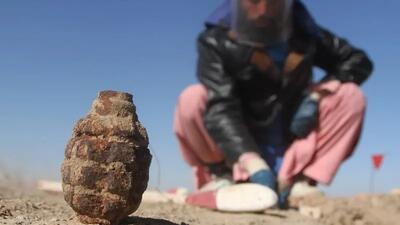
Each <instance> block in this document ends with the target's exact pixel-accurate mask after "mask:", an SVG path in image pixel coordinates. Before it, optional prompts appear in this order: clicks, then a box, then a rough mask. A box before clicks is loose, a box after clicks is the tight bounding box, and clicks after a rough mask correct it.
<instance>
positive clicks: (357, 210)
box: [0, 181, 400, 225]
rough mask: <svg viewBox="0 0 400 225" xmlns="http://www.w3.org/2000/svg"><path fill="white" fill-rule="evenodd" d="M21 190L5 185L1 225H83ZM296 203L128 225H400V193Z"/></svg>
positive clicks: (57, 201) (180, 208) (128, 224)
mask: <svg viewBox="0 0 400 225" xmlns="http://www.w3.org/2000/svg"><path fill="white" fill-rule="evenodd" d="M21 186H23V185H19V184H15V183H14V184H9V183H8V184H7V183H6V182H1V181H0V224H10V225H11V224H12V225H26V224H34V225H42V224H43V225H44V224H46V225H47V224H49V225H57V224H59V225H61V224H67V225H78V224H80V223H79V222H77V220H76V219H75V216H74V213H73V211H72V210H71V209H70V208H69V206H68V205H67V204H66V203H65V202H64V200H63V196H62V195H61V194H50V193H45V192H41V191H38V190H35V189H34V188H30V189H29V188H22V187H21ZM296 202H297V204H300V205H301V207H300V210H289V211H281V210H268V211H266V212H264V213H260V214H228V213H220V212H214V211H209V210H206V209H201V208H196V207H191V206H185V205H178V204H174V203H172V202H167V203H149V202H143V203H142V205H141V206H140V208H139V210H138V211H137V212H135V213H134V214H133V215H132V216H131V217H129V218H127V219H126V220H125V221H124V222H123V225H189V224H199V225H228V224H229V225H236V224H237V225H266V224H268V225H270V224H278V225H294V224H296V225H306V224H307V225H396V224H399V225H400V195H399V194H387V195H359V196H355V197H351V198H334V199H329V198H325V197H321V196H320V197H312V198H307V199H302V200H301V201H296ZM300 211H302V212H301V213H300ZM307 215H308V216H307Z"/></svg>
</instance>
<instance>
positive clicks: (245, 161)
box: [239, 152, 276, 190]
mask: <svg viewBox="0 0 400 225" xmlns="http://www.w3.org/2000/svg"><path fill="white" fill-rule="evenodd" d="M239 165H240V167H242V168H243V169H244V170H246V172H247V173H248V174H249V176H250V177H249V180H250V182H251V183H256V184H261V185H264V186H267V187H269V188H271V189H272V190H275V188H276V177H275V175H274V174H273V172H272V171H271V169H270V168H269V166H268V165H267V163H266V162H265V160H264V159H263V158H261V156H260V155H259V154H258V153H255V152H247V153H244V154H242V155H241V156H240V158H239Z"/></svg>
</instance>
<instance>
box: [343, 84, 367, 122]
mask: <svg viewBox="0 0 400 225" xmlns="http://www.w3.org/2000/svg"><path fill="white" fill-rule="evenodd" d="M341 91H342V93H343V94H342V96H341V97H342V98H343V101H345V102H346V103H347V104H345V105H346V106H349V107H348V108H349V110H350V111H351V112H353V113H355V114H359V113H363V112H364V111H365V108H366V106H367V100H366V98H365V96H364V93H363V92H362V90H361V88H360V87H359V86H358V85H357V84H354V83H350V82H349V83H344V84H342V86H341Z"/></svg>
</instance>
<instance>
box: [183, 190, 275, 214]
mask: <svg viewBox="0 0 400 225" xmlns="http://www.w3.org/2000/svg"><path fill="white" fill-rule="evenodd" d="M277 202H278V196H277V194H276V193H275V191H273V190H272V189H270V188H268V187H266V186H263V185H259V184H252V183H246V184H236V185H231V186H226V187H222V188H220V189H218V190H216V191H208V192H200V193H199V192H198V193H194V194H189V196H188V197H187V199H186V203H188V204H190V205H195V206H199V207H204V208H209V209H214V210H219V211H224V212H262V211H264V210H266V209H268V208H271V207H273V206H275V205H276V204H277Z"/></svg>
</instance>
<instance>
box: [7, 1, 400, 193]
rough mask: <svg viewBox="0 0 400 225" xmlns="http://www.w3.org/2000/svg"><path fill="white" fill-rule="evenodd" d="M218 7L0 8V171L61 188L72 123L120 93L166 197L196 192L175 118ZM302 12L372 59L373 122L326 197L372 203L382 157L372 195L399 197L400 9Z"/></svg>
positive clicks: (45, 4) (96, 4)
mask: <svg viewBox="0 0 400 225" xmlns="http://www.w3.org/2000/svg"><path fill="white" fill-rule="evenodd" d="M219 2H220V1H215V0H202V1H194V0H191V1H188V0H170V1H155V2H154V3H153V2H151V1H134V0H118V1H117V0H116V1H107V0H96V1H78V0H69V1H65V0H60V1H54V0H35V1H28V0H15V1H1V3H0V27H1V29H0V54H1V57H0V96H2V97H1V98H0V170H1V169H2V168H3V170H4V168H7V170H8V171H12V173H15V174H21V175H23V177H25V178H28V179H31V180H32V179H36V178H46V179H59V167H60V164H61V161H62V160H63V153H64V147H65V144H66V142H67V140H68V138H69V137H70V135H71V131H72V127H73V125H74V123H75V122H76V121H77V120H78V119H79V118H81V117H83V116H84V115H85V114H86V113H87V111H88V110H89V107H90V105H91V102H92V101H93V99H94V98H95V97H96V94H97V92H98V91H100V90H104V89H112V90H119V91H126V92H130V93H133V95H134V101H135V104H136V106H137V110H138V114H139V118H140V120H141V121H142V123H143V124H144V125H145V127H146V128H147V130H148V133H149V136H150V142H151V147H152V149H153V151H154V154H155V155H156V157H157V158H158V159H159V162H160V170H161V174H160V176H161V188H163V189H165V188H169V187H174V186H186V187H191V181H192V179H191V172H190V169H189V167H188V166H187V165H186V164H185V163H184V162H183V160H182V158H181V156H180V154H179V150H178V147H177V142H176V140H175V137H174V136H173V133H172V117H173V112H174V106H175V103H176V98H177V96H178V95H179V93H180V91H181V90H182V89H183V88H184V87H186V86H187V85H189V84H192V83H195V82H196V78H195V65H196V64H195V62H196V49H195V39H196V36H197V34H198V33H199V32H200V31H201V30H202V29H203V21H204V19H205V18H206V17H207V15H208V14H209V13H210V12H211V11H212V10H213V9H214V8H215V7H216V6H217V5H218V4H219ZM304 2H305V3H306V5H307V6H308V7H309V9H310V11H311V12H312V14H313V15H314V17H315V18H316V20H317V21H318V22H319V23H320V24H321V25H323V26H325V27H327V28H329V29H331V30H332V31H334V32H335V33H337V34H339V35H341V36H344V37H346V38H347V39H348V40H349V41H351V42H352V43H353V44H354V45H356V46H359V47H362V48H363V49H365V50H366V51H367V52H368V54H369V55H370V56H371V58H372V59H373V61H374V63H375V71H374V74H373V75H372V77H371V79H370V80H369V81H368V82H367V83H366V84H365V85H364V86H363V90H364V92H365V95H366V96H367V98H368V112H367V117H366V123H365V126H364V132H363V138H362V141H361V143H360V145H359V146H358V149H357V151H356V153H355V155H354V156H353V158H351V159H350V160H349V161H347V162H346V163H345V164H344V165H343V167H342V168H341V169H340V171H339V173H338V175H337V177H336V179H335V181H334V183H333V185H332V186H331V187H329V188H324V190H325V191H326V192H328V193H329V194H332V195H351V194H354V193H358V192H367V191H368V189H369V177H370V173H371V160H370V155H371V154H372V153H375V152H383V153H385V154H386V158H385V161H384V164H383V167H382V168H381V170H380V171H379V172H378V173H376V174H375V175H376V177H375V180H376V190H377V191H381V192H382V191H388V190H390V189H392V188H395V187H400V173H399V172H398V171H400V164H399V163H398V161H399V159H400V153H399V152H398V150H400V143H399V139H398V138H399V136H398V134H399V133H400V132H399V125H400V122H399V119H398V116H399V115H400V104H399V100H398V98H399V97H400V95H399V94H398V93H397V91H398V88H397V87H398V85H399V83H400V76H399V75H397V73H398V68H397V66H398V62H397V61H398V53H399V52H400V47H399V46H400V29H398V24H397V23H398V21H400V16H399V14H398V8H400V2H399V1H396V0H386V1H371V0H368V1H361V0H347V1H345V0H336V1H313V0H306V1H304ZM396 27H397V28H396ZM157 171H158V167H157V163H156V160H154V161H153V164H152V169H151V179H150V186H153V187H154V186H157V185H158V178H157V177H158V172H157Z"/></svg>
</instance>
